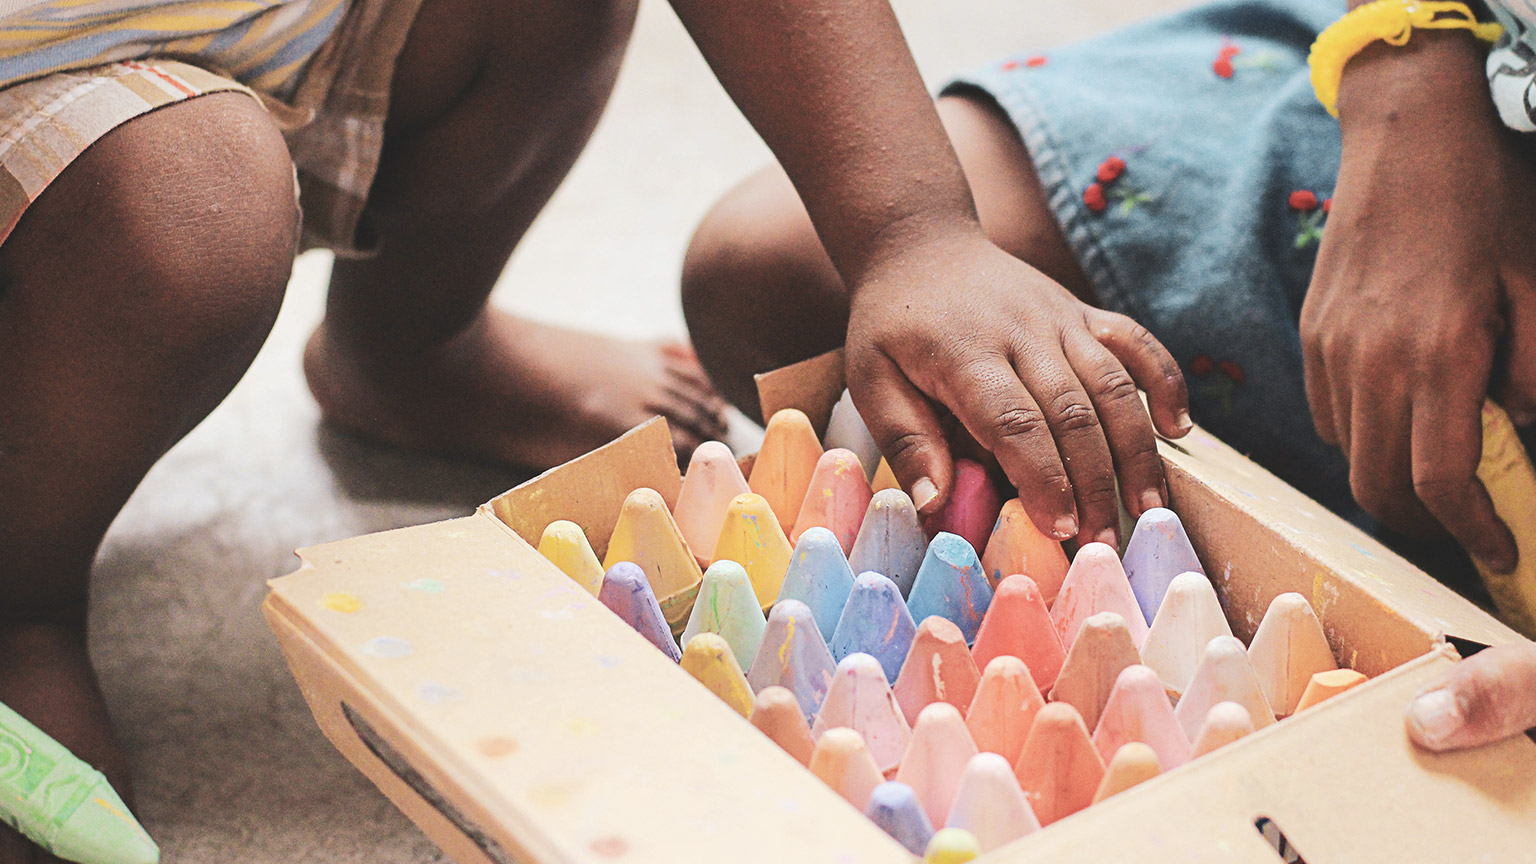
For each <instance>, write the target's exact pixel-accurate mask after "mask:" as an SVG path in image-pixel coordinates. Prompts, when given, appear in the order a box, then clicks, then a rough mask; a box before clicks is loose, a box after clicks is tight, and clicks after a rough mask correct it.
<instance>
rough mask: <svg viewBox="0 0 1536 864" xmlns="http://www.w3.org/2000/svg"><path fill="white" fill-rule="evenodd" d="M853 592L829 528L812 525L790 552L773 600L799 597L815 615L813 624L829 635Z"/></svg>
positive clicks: (850, 574) (849, 574)
mask: <svg viewBox="0 0 1536 864" xmlns="http://www.w3.org/2000/svg"><path fill="white" fill-rule="evenodd" d="M860 572H863V571H860ZM852 593H853V571H852V570H850V569H849V567H848V559H847V558H846V557H845V556H844V555H843V547H842V546H841V545H840V544H839V543H838V542H837V538H836V537H834V536H833V535H832V532H831V531H828V530H827V529H825V528H812V529H810V530H809V531H806V532H805V533H804V534H801V535H800V540H799V542H797V543H796V544H795V549H794V552H793V553H791V554H790V556H789V568H788V569H787V570H786V571H785V573H784V584H783V585H781V586H779V597H778V600H777V601H776V602H779V603H782V602H784V601H785V600H799V601H800V602H802V603H804V604H805V605H807V606H809V607H810V608H811V614H812V615H815V616H816V626H817V627H820V628H821V635H822V636H823V637H824V638H826V639H831V638H832V634H833V633H834V632H836V631H837V619H838V618H841V617H842V614H843V607H844V606H847V605H848V595H850V594H852Z"/></svg>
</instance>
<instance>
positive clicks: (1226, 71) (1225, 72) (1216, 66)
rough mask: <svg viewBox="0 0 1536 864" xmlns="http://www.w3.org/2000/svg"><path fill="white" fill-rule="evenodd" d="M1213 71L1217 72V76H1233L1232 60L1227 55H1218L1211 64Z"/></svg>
mask: <svg viewBox="0 0 1536 864" xmlns="http://www.w3.org/2000/svg"><path fill="white" fill-rule="evenodd" d="M1211 71H1213V72H1215V73H1216V77H1217V78H1231V77H1232V61H1231V60H1228V59H1227V58H1225V57H1218V58H1216V62H1215V63H1212V64H1211Z"/></svg>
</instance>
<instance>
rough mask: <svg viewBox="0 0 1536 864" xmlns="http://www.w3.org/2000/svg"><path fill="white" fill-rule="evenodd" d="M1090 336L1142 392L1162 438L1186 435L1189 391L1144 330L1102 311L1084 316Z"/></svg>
mask: <svg viewBox="0 0 1536 864" xmlns="http://www.w3.org/2000/svg"><path fill="white" fill-rule="evenodd" d="M1085 317H1086V320H1087V322H1088V327H1089V329H1090V331H1091V332H1092V333H1093V337H1094V338H1095V339H1097V340H1098V341H1099V344H1101V345H1103V346H1104V347H1105V348H1108V349H1109V353H1111V354H1113V355H1114V356H1115V359H1116V360H1119V361H1120V364H1121V365H1123V366H1124V367H1125V371H1127V372H1129V373H1131V378H1132V379H1133V380H1134V381H1135V382H1136V386H1138V387H1140V388H1141V389H1142V390H1144V391H1146V394H1147V405H1148V407H1149V408H1150V409H1151V414H1152V422H1153V423H1154V424H1156V426H1157V431H1158V432H1159V433H1161V434H1162V435H1163V436H1164V437H1166V438H1181V437H1183V436H1184V435H1186V434H1188V433H1189V430H1190V429H1191V428H1192V423H1191V422H1190V419H1189V388H1188V387H1186V386H1185V383H1184V372H1183V371H1182V370H1181V369H1179V364H1178V362H1177V361H1175V360H1174V359H1173V355H1172V354H1169V353H1168V349H1167V348H1165V347H1163V343H1161V342H1159V341H1158V340H1157V337H1156V336H1153V335H1152V332H1151V331H1150V330H1148V329H1147V328H1145V327H1143V326H1141V325H1140V324H1137V323H1136V322H1135V321H1133V320H1132V319H1130V318H1128V317H1126V316H1124V315H1120V314H1117V313H1114V312H1106V311H1104V310H1102V309H1092V310H1089V312H1088V313H1087V315H1086V316H1085Z"/></svg>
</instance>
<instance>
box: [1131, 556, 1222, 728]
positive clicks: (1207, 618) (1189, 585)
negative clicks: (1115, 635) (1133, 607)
mask: <svg viewBox="0 0 1536 864" xmlns="http://www.w3.org/2000/svg"><path fill="white" fill-rule="evenodd" d="M1231 635H1232V628H1231V626H1229V625H1228V624H1227V616H1226V613H1224V612H1222V611H1221V601H1220V600H1218V599H1217V598H1216V589H1215V588H1214V587H1213V586H1212V585H1211V580H1210V579H1209V578H1207V577H1206V576H1205V574H1203V573H1181V574H1179V575H1178V576H1175V577H1174V579H1173V581H1172V582H1170V583H1169V584H1168V590H1167V592H1166V593H1164V595H1163V605H1162V606H1160V607H1158V610H1157V615H1156V617H1154V618H1153V619H1152V627H1151V628H1150V629H1149V630H1148V631H1147V639H1146V641H1145V642H1143V643H1142V644H1141V662H1142V663H1144V664H1146V665H1147V666H1150V667H1152V668H1153V669H1155V670H1157V674H1158V677H1159V678H1162V679H1163V687H1164V688H1165V689H1167V691H1168V695H1169V696H1172V697H1173V698H1175V699H1177V698H1179V697H1180V696H1182V695H1184V690H1185V689H1186V688H1188V687H1189V682H1190V680H1191V679H1193V678H1194V677H1195V667H1197V666H1199V665H1200V658H1201V657H1202V656H1204V654H1205V646H1207V645H1209V644H1210V643H1211V640H1212V639H1215V638H1216V637H1217V636H1231Z"/></svg>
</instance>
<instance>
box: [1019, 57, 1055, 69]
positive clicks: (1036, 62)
mask: <svg viewBox="0 0 1536 864" xmlns="http://www.w3.org/2000/svg"><path fill="white" fill-rule="evenodd" d="M1048 62H1050V58H1049V57H1047V56H1045V55H1044V54H1036V55H1034V56H1033V57H1030V58H1028V59H1026V60H1025V61H1024V65H1025V66H1028V67H1029V68H1031V69H1039V68H1040V67H1041V66H1044V65H1045V64H1046V63H1048Z"/></svg>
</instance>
